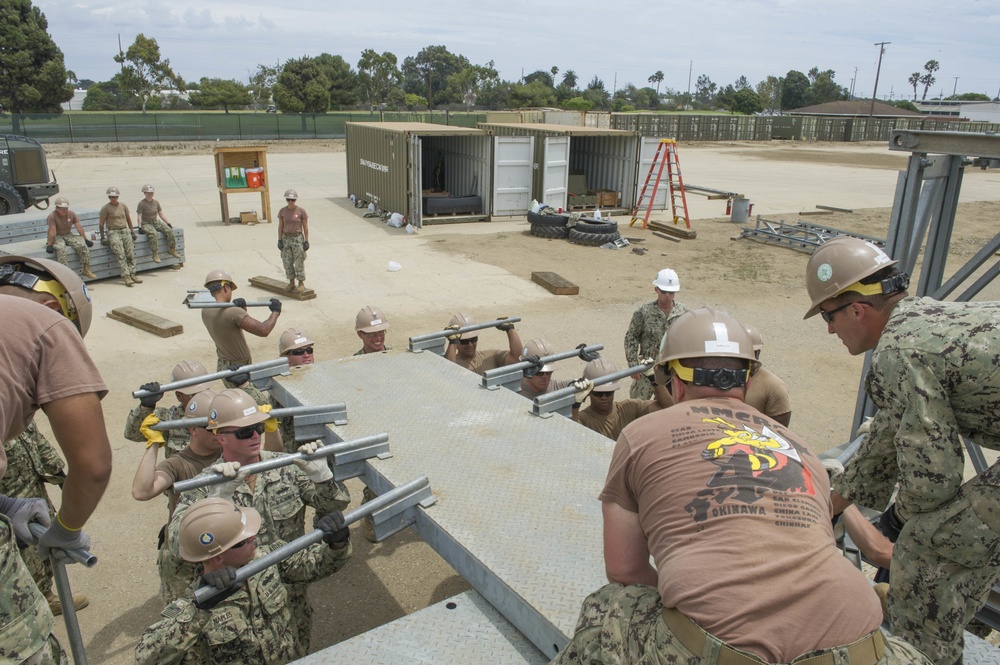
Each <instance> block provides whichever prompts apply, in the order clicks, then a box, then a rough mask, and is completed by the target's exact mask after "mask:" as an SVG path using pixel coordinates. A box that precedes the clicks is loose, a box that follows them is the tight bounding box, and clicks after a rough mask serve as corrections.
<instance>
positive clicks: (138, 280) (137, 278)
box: [132, 273, 142, 284]
mask: <svg viewBox="0 0 1000 665" xmlns="http://www.w3.org/2000/svg"><path fill="white" fill-rule="evenodd" d="M132 281H133V282H135V283H136V284H142V280H141V279H139V276H138V275H136V274H135V273H132Z"/></svg>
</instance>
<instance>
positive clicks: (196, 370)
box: [170, 360, 212, 395]
mask: <svg viewBox="0 0 1000 665" xmlns="http://www.w3.org/2000/svg"><path fill="white" fill-rule="evenodd" d="M207 374H208V370H207V369H205V366H204V365H202V364H201V363H200V362H198V361H197V360H182V361H181V362H179V363H177V365H176V366H174V371H172V372H171V373H170V381H171V382H173V381H183V380H184V379H193V378H195V377H196V376H206V375H207ZM211 387H212V382H211V381H208V382H206V383H196V384H194V385H193V386H188V387H187V388H181V389H180V390H178V391H177V392H179V393H183V394H185V395H196V394H198V393H200V392H201V391H203V390H208V389H209V388H211Z"/></svg>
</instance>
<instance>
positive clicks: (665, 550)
mask: <svg viewBox="0 0 1000 665" xmlns="http://www.w3.org/2000/svg"><path fill="white" fill-rule="evenodd" d="M756 362H757V360H756V359H755V358H754V354H753V347H752V344H751V342H750V338H749V336H748V335H747V333H746V330H745V329H744V328H743V325H742V324H740V322H739V321H737V320H736V319H734V318H733V317H732V316H730V315H728V314H725V313H723V312H717V311H714V310H711V309H699V310H695V311H691V312H688V313H686V314H684V315H682V316H680V317H678V319H677V320H676V321H675V322H674V323H673V325H672V326H671V329H670V335H669V336H668V337H667V339H666V340H665V341H664V344H663V347H662V348H661V350H660V354H659V357H658V358H657V364H656V367H655V368H654V369H655V371H656V373H657V382H658V383H666V382H667V380H669V381H670V384H671V393H672V394H673V397H674V399H675V400H676V401H677V403H676V404H675V405H674V406H672V407H670V408H669V409H665V410H663V411H658V412H656V413H652V414H649V415H648V416H645V417H643V418H640V419H638V420H637V421H635V422H634V423H632V424H630V425H629V426H627V427H626V428H625V429H624V431H623V432H622V434H621V436H620V437H618V442H617V444H616V445H615V450H614V453H613V454H612V458H611V466H610V469H609V471H608V477H607V482H606V483H605V486H604V490H603V491H602V492H601V494H600V499H601V501H602V510H603V514H604V564H605V569H606V571H607V576H608V580H609V581H610V582H611V583H610V584H608V585H606V586H604V587H603V588H601V589H599V590H598V591H596V592H595V593H593V594H591V595H590V596H589V597H588V598H587V599H586V600H585V601H584V603H583V608H582V611H581V614H580V619H579V621H578V623H577V628H576V634H575V635H574V637H573V639H572V640H571V641H570V643H569V645H568V646H567V647H566V648H565V649H564V650H563V651H562V652H561V653H560V654H559V655H558V656H557V657H556V658H555V660H554V661H553V662H554V663H559V664H562V663H581V664H582V663H587V664H588V665H589V664H590V663H594V662H601V663H640V662H641V663H654V662H655V663H666V662H670V663H684V664H686V665H699V664H704V665H728V664H730V663H732V664H737V663H739V664H746V665H752V664H754V663H794V662H800V663H803V665H804V664H805V663H808V664H809V665H839V664H850V665H876V664H877V663H878V664H885V665H896V664H899V665H903V664H909V663H919V664H924V663H926V664H929V663H930V662H931V661H930V660H928V659H927V658H926V657H925V656H924V655H923V654H921V653H920V652H919V651H917V650H916V649H915V648H913V647H912V646H910V645H909V644H907V643H906V642H903V641H902V640H900V639H899V638H896V637H883V635H882V632H881V631H880V630H879V625H880V624H881V623H882V611H881V608H880V607H879V600H878V597H877V596H876V595H875V592H874V591H873V590H872V587H871V585H870V583H869V582H868V580H867V579H866V578H865V576H864V575H863V574H862V573H861V571H859V570H857V569H856V568H854V567H853V566H852V565H851V563H850V562H849V561H848V560H847V559H846V558H844V557H843V556H841V554H840V552H839V550H837V548H836V547H834V546H833V527H832V524H831V517H832V514H833V511H832V502H831V497H830V483H829V480H828V477H827V473H826V471H825V470H824V468H823V465H822V463H821V462H820V461H819V460H818V459H817V458H816V457H815V456H814V455H813V454H812V452H811V451H810V450H809V448H808V447H807V446H806V444H805V443H804V442H802V441H801V440H800V439H799V438H798V437H797V436H796V435H795V434H793V433H792V432H791V431H789V430H788V429H787V428H785V427H784V426H782V425H781V424H779V423H778V422H776V421H775V420H773V419H771V418H768V417H767V416H765V415H764V414H762V413H760V412H759V411H757V410H756V409H754V408H753V407H749V406H747V405H746V404H744V402H743V398H744V395H745V393H746V385H747V382H748V381H749V380H750V372H751V369H752V368H753V367H754V365H755V364H756ZM650 555H652V558H653V562H654V563H653V564H651V563H650ZM654 564H655V567H654Z"/></svg>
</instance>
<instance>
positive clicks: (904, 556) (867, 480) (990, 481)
mask: <svg viewBox="0 0 1000 665" xmlns="http://www.w3.org/2000/svg"><path fill="white" fill-rule="evenodd" d="M998 332H1000V303H944V302H938V301H935V300H932V299H930V298H915V297H909V298H905V299H903V300H901V301H900V302H899V303H898V304H897V305H896V307H895V309H894V310H893V312H892V314H891V316H890V317H889V320H888V322H887V323H886V325H885V328H884V329H883V331H882V335H881V337H880V339H879V342H878V346H877V347H876V348H875V351H874V353H873V355H872V362H871V369H870V370H869V372H868V376H867V377H866V378H865V390H866V391H867V392H868V394H869V395H870V396H871V398H872V401H873V402H874V403H875V404H876V405H877V406H878V407H879V411H878V413H877V414H876V415H875V418H874V420H873V421H872V423H871V430H870V432H869V435H868V437H867V438H866V440H865V441H864V443H863V444H862V446H861V448H860V449H859V450H858V453H857V454H856V455H855V457H854V459H853V460H852V461H851V463H850V464H848V466H847V469H846V471H845V472H844V473H843V474H840V475H838V476H837V477H836V478H835V479H834V489H836V490H837V491H838V492H840V494H842V495H843V496H844V497H846V498H849V499H852V500H853V501H855V502H857V503H859V504H861V505H864V506H868V507H871V508H877V509H881V508H883V507H885V506H886V504H888V502H889V500H890V497H891V495H892V490H893V487H894V485H895V484H896V482H897V481H898V482H899V494H898V497H897V499H896V506H897V508H898V512H899V514H900V516H901V517H902V518H903V519H905V520H906V523H905V525H904V527H903V529H902V532H901V534H900V536H899V539H898V540H897V542H896V545H895V549H894V551H893V555H892V587H891V589H890V591H889V613H890V626H891V629H892V632H893V634H895V635H899V636H900V637H902V638H903V639H905V640H907V641H908V642H910V643H911V644H913V645H914V646H916V647H917V648H918V649H920V650H921V651H923V652H924V653H926V654H928V655H929V656H930V657H931V658H933V659H934V661H935V662H937V663H942V664H948V663H953V662H956V661H957V660H959V659H960V658H961V657H962V651H963V637H962V628H963V626H965V624H966V623H967V622H968V620H969V619H971V618H972V616H973V614H974V613H975V612H976V611H977V610H978V609H979V608H980V607H981V606H982V604H983V603H984V602H985V600H986V595H987V593H988V592H989V590H990V588H991V587H992V585H993V583H994V581H996V579H997V576H998V573H1000V467H998V465H997V464H994V465H993V466H992V467H990V468H989V469H988V470H987V471H985V472H984V473H982V474H981V475H979V476H978V477H977V478H974V479H972V480H970V481H969V482H967V483H965V484H964V485H963V484H962V480H963V472H964V455H963V451H964V446H963V442H962V437H968V438H969V439H971V440H972V441H974V442H976V443H978V444H979V445H981V446H984V447H987V448H991V449H993V450H1000V421H998V419H997V415H998V413H1000V372H998V370H997V367H998V366H1000V346H998V345H997V338H998Z"/></svg>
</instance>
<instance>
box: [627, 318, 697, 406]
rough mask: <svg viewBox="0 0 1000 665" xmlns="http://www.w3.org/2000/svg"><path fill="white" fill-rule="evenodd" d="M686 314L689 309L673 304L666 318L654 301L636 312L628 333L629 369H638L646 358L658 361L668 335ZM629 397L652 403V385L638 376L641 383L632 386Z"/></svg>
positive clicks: (643, 377)
mask: <svg viewBox="0 0 1000 665" xmlns="http://www.w3.org/2000/svg"><path fill="white" fill-rule="evenodd" d="M687 311H688V310H687V307H685V306H684V305H682V304H680V303H679V302H674V306H673V308H672V309H671V310H670V314H669V315H667V314H664V313H663V310H662V309H660V308H659V306H658V305H657V304H656V301H655V300H654V301H653V302H649V303H646V304H645V305H643V306H642V307H640V308H639V309H637V310H635V313H633V314H632V323H631V324H630V325H629V327H628V332H626V333H625V359H626V360H627V361H628V365H629V367H634V366H635V365H638V364H639V361H640V360H641V359H643V358H655V357H656V355H657V354H658V353H659V352H660V344H661V343H662V342H663V337H664V336H665V335H666V334H667V328H669V327H670V324H671V323H673V322H674V320H675V319H676V318H677V317H679V316H680V315H681V314H684V313H685V312H687ZM628 394H629V397H631V398H632V399H652V397H653V384H652V383H651V382H650V380H649V379H648V378H646V377H645V376H639V380H638V381H633V382H632V387H631V388H630V389H629V393H628Z"/></svg>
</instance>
